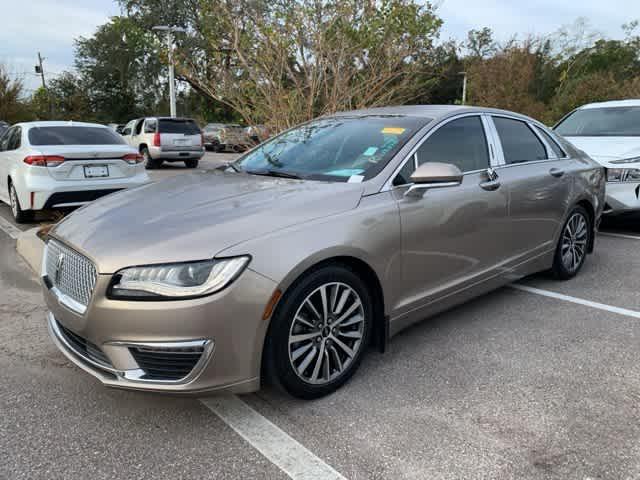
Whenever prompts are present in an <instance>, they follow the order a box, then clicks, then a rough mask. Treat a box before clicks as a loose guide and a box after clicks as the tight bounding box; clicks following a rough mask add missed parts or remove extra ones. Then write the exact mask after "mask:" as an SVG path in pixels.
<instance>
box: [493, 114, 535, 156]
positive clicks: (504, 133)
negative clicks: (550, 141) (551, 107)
mask: <svg viewBox="0 0 640 480" xmlns="http://www.w3.org/2000/svg"><path fill="white" fill-rule="evenodd" d="M493 123H494V124H495V126H496V130H498V135H500V141H501V142H502V151H503V152H504V160H505V162H506V163H507V164H512V163H522V162H532V161H535V160H546V159H547V151H546V149H545V148H544V144H543V143H542V142H541V141H540V139H539V138H538V137H537V136H536V135H535V133H533V131H531V128H529V126H528V125H527V124H526V123H525V122H521V121H520V120H513V119H511V118H504V117H493Z"/></svg>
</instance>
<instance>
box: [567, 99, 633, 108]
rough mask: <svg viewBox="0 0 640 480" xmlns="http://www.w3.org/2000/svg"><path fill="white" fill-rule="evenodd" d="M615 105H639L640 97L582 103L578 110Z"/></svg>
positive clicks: (614, 106) (613, 106)
mask: <svg viewBox="0 0 640 480" xmlns="http://www.w3.org/2000/svg"><path fill="white" fill-rule="evenodd" d="M616 107H640V99H629V100H612V101H609V102H597V103H588V104H586V105H582V106H581V107H579V108H578V110H588V109H590V108H616Z"/></svg>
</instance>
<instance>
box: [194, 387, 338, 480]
mask: <svg viewBox="0 0 640 480" xmlns="http://www.w3.org/2000/svg"><path fill="white" fill-rule="evenodd" d="M200 402H202V403H203V404H204V405H205V406H206V407H207V408H208V409H209V410H211V411H212V412H213V413H215V414H216V415H217V416H218V417H220V419H222V421H223V422H225V423H226V424H227V425H229V426H230V427H231V428H232V429H233V430H234V431H235V432H236V433H237V434H238V435H240V436H241V437H242V438H244V439H245V440H246V441H247V442H248V443H249V444H250V445H251V446H252V447H253V448H255V449H256V450H258V451H259V452H260V453H261V454H262V455H264V456H265V457H266V458H267V460H269V461H270V462H271V463H273V464H274V465H275V466H277V467H278V468H280V470H282V471H283V472H284V473H286V474H287V475H288V476H289V477H291V478H292V479H293V480H320V479H322V480H325V479H326V480H346V479H345V477H343V476H342V475H341V474H340V473H338V472H337V471H336V470H334V469H333V467H331V466H330V465H328V464H327V463H325V462H323V461H322V460H321V459H320V458H318V457H317V456H316V455H314V454H313V453H312V452H311V451H310V450H308V449H307V448H306V447H304V446H303V445H302V444H300V443H299V442H298V441H296V440H295V439H293V438H291V437H290V436H289V435H287V434H286V433H285V432H284V431H283V430H281V429H280V428H278V427H277V426H276V425H274V424H273V423H271V422H270V421H269V420H267V419H266V418H265V417H263V416H262V415H260V414H259V413H258V412H256V411H255V410H254V409H253V408H251V407H250V406H249V405H247V404H246V403H245V402H243V401H242V400H240V399H239V398H238V397H237V396H235V395H228V396H220V397H210V398H201V399H200Z"/></svg>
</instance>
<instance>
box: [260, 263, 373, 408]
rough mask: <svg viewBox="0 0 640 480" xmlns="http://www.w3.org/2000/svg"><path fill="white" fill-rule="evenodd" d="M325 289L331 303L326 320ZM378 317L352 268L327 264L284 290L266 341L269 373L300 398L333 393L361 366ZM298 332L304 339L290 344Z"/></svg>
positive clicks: (328, 304)
mask: <svg viewBox="0 0 640 480" xmlns="http://www.w3.org/2000/svg"><path fill="white" fill-rule="evenodd" d="M323 291H324V298H326V299H327V301H326V305H327V306H329V307H330V308H327V311H328V315H327V322H326V323H325V322H324V318H323V317H324V310H323V308H322V306H323V301H322V299H323V293H322V292H323ZM343 297H344V300H343ZM309 304H311V307H309V306H308V305H309ZM331 306H332V307H331ZM313 308H315V309H316V313H314V312H313ZM373 318H374V307H373V302H372V299H371V294H370V292H369V289H368V288H367V285H366V284H365V283H364V282H363V281H362V279H361V278H360V277H359V276H358V275H357V274H356V273H355V272H353V271H352V270H351V269H349V268H348V267H346V266H343V265H340V264H328V265H326V266H323V267H321V268H319V269H317V270H314V271H312V272H310V273H308V274H306V275H305V276H304V277H302V278H301V279H299V280H297V281H296V283H295V285H294V287H293V288H292V289H291V290H290V291H289V292H287V293H286V294H285V296H284V298H283V299H282V301H281V302H280V304H279V306H278V308H277V309H276V312H275V313H274V316H273V318H272V320H271V325H270V326H269V333H268V334H267V340H266V345H265V367H266V374H267V377H268V378H269V379H270V380H272V382H273V383H275V384H276V385H277V386H278V387H280V388H281V389H283V390H284V391H285V392H287V393H289V394H290V395H293V396H294V397H298V398H303V399H313V398H319V397H322V396H325V395H328V394H329V393H332V392H334V391H335V390H337V389H338V388H340V387H341V386H342V385H343V384H344V383H345V382H347V381H348V380H349V378H351V376H352V375H353V374H354V373H355V371H356V370H357V369H358V366H359V365H360V362H361V361H362V357H363V356H364V353H365V350H366V349H367V346H368V344H369V339H370V337H371V331H372V328H373ZM337 322H340V325H341V326H339V327H338V328H336V327H335V325H337ZM331 324H333V326H330V325H331ZM294 336H298V338H299V339H300V341H298V342H295V341H294V342H291V341H290V338H293V337H294ZM345 347H346V348H345ZM325 352H326V355H325Z"/></svg>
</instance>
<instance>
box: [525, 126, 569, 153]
mask: <svg viewBox="0 0 640 480" xmlns="http://www.w3.org/2000/svg"><path fill="white" fill-rule="evenodd" d="M533 128H535V129H536V131H537V132H538V133H539V134H540V135H542V136H543V137H544V139H545V140H546V141H547V143H548V144H549V147H551V151H552V152H553V154H554V156H555V158H562V157H566V154H565V153H564V150H562V148H560V145H558V142H556V141H555V140H554V138H553V137H552V136H551V135H549V134H548V133H547V132H545V131H544V130H543V129H542V128H540V127H538V126H537V125H534V126H533Z"/></svg>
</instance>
